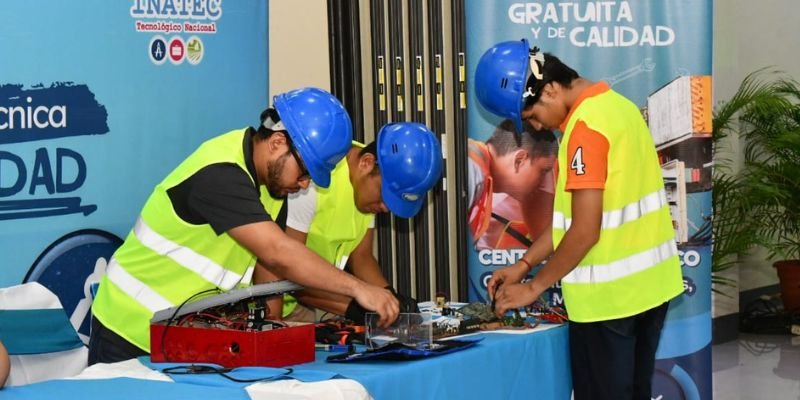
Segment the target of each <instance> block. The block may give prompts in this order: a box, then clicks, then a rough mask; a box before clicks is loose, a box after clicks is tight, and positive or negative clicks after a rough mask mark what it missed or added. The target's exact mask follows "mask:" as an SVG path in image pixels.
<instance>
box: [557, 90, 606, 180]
mask: <svg viewBox="0 0 800 400" xmlns="http://www.w3.org/2000/svg"><path fill="white" fill-rule="evenodd" d="M608 90H609V87H608V84H606V83H605V82H598V83H595V84H593V85H592V86H590V87H588V88H586V89H585V90H584V91H583V92H582V93H581V94H580V95H579V96H578V100H577V101H576V102H575V104H573V106H572V109H573V110H574V109H576V108H578V107H580V104H581V102H583V100H584V99H586V98H588V97H592V96H596V95H598V94H601V93H604V92H606V91H608ZM571 114H572V112H570V115H568V116H567V118H566V119H565V120H564V124H563V125H562V127H561V131H562V132H563V131H564V129H565V128H566V122H567V121H569V118H570V116H571ZM561 145H564V144H563V143H562V144H561ZM566 146H567V160H566V161H567V171H566V173H567V182H566V185H565V187H564V188H565V189H566V190H568V191H571V190H575V189H605V186H606V177H607V175H608V146H609V145H608V139H606V137H605V136H603V135H601V134H600V133H598V132H597V131H595V130H593V129H591V128H589V127H588V126H587V125H586V123H585V122H583V121H581V120H578V121H577V122H575V125H574V126H573V128H572V134H571V135H570V137H569V143H567V144H566Z"/></svg>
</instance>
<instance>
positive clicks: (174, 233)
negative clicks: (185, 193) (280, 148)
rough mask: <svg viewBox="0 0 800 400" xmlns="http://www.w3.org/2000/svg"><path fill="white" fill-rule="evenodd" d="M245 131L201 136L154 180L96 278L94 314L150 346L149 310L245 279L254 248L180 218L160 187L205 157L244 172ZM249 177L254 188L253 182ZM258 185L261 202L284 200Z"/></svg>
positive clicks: (270, 206)
mask: <svg viewBox="0 0 800 400" xmlns="http://www.w3.org/2000/svg"><path fill="white" fill-rule="evenodd" d="M246 132H247V129H240V130H235V131H232V132H228V133H226V134H224V135H221V136H218V137H216V138H213V139H211V140H208V141H206V142H205V143H203V144H202V145H201V146H200V147H199V148H198V149H197V150H196V151H195V152H194V153H193V154H192V155H190V156H189V157H188V158H187V159H186V160H184V161H183V162H182V163H181V164H180V165H179V166H178V167H177V168H176V169H175V170H174V171H172V172H171V173H170V174H169V175H168V176H167V177H166V178H164V180H163V181H162V182H161V183H159V184H158V185H157V186H156V187H155V189H154V190H153V193H152V194H151V195H150V197H149V198H148V199H147V202H146V203H145V205H144V208H143V209H142V211H141V214H140V215H139V218H138V220H137V221H136V225H135V226H134V227H133V229H132V230H131V232H130V233H129V234H128V237H127V238H126V239H125V242H124V243H123V244H122V246H121V247H120V248H119V249H117V251H116V252H115V253H114V256H113V257H112V258H111V260H110V261H109V263H108V268H107V270H106V273H105V274H104V275H103V278H102V279H101V280H100V287H99V291H98V293H97V297H96V298H95V300H94V303H93V305H92V312H93V314H94V316H95V317H96V318H98V319H99V320H100V322H102V323H103V325H105V326H106V327H107V328H108V329H110V330H111V331H113V332H115V333H116V334H118V335H120V336H121V337H123V338H125V339H126V340H128V341H129V342H131V343H133V344H134V345H136V346H138V347H140V348H141V349H143V350H145V351H149V349H150V319H151V318H152V316H153V313H155V312H156V311H159V310H163V309H166V308H169V307H174V306H176V305H179V304H181V303H183V302H184V301H186V300H187V299H189V298H190V297H192V296H194V295H195V294H197V293H200V292H203V291H205V290H209V289H214V288H218V289H220V290H230V289H233V288H235V287H238V286H242V285H248V284H250V283H251V279H252V275H253V269H254V266H255V256H254V255H253V254H252V253H251V252H250V251H249V250H247V249H245V248H244V247H242V246H240V245H239V244H238V243H237V242H236V241H235V240H234V239H233V238H231V237H230V236H229V235H228V234H227V233H223V234H221V235H217V234H216V233H215V232H214V230H213V229H212V228H211V226H210V225H208V224H202V225H195V224H190V223H187V222H185V221H183V220H182V219H181V218H180V217H179V216H178V215H177V214H176V213H175V211H174V209H173V207H172V203H171V202H170V199H169V195H168V194H167V190H168V189H170V188H172V187H175V186H177V185H178V184H180V183H181V182H183V181H184V180H186V179H187V178H189V177H190V176H192V175H193V174H194V173H196V172H197V171H199V170H200V169H202V168H204V167H206V166H208V165H211V164H216V163H225V162H227V163H235V164H236V165H238V166H239V167H240V168H242V170H244V171H245V172H247V166H246V165H245V157H244V153H243V151H242V143H243V140H244V135H245V134H246ZM248 176H250V174H249V173H248ZM251 179H253V177H251ZM253 185H254V187H253V189H254V190H255V189H256V185H258V184H257V182H255V181H254V182H253ZM260 193H261V201H262V203H263V204H264V205H265V210H267V212H268V213H270V215H273V216H277V211H278V210H280V208H281V206H282V204H283V200H276V199H273V198H272V197H270V196H269V195H266V191H265V190H262V191H260ZM265 195H266V196H265Z"/></svg>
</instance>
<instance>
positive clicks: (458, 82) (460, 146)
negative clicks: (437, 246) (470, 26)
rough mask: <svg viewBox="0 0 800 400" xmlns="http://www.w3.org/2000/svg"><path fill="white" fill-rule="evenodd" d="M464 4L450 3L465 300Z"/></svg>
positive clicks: (457, 0)
mask: <svg viewBox="0 0 800 400" xmlns="http://www.w3.org/2000/svg"><path fill="white" fill-rule="evenodd" d="M464 19H465V15H464V0H453V9H452V21H453V68H454V70H455V73H454V74H453V85H454V87H455V90H454V92H453V97H454V101H455V109H454V110H453V114H454V116H455V132H459V133H461V134H459V135H455V137H454V139H455V149H454V153H455V165H456V182H455V185H456V215H455V218H456V221H455V222H456V230H457V237H458V240H457V242H456V243H457V249H458V262H457V268H458V295H459V298H460V299H466V298H467V285H468V282H467V280H468V276H469V275H468V271H467V245H466V242H467V240H466V238H467V234H466V223H467V215H466V214H467V211H466V210H467V204H466V203H467V199H466V193H467V190H466V189H467V188H466V185H467V135H466V132H467V73H466V71H467V65H466V57H465V52H466V31H465V28H464Z"/></svg>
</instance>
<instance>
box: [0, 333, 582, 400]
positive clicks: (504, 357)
mask: <svg viewBox="0 0 800 400" xmlns="http://www.w3.org/2000/svg"><path fill="white" fill-rule="evenodd" d="M476 336H477V337H482V338H483V340H482V341H481V342H480V343H478V344H477V345H475V346H473V347H470V348H468V349H465V350H462V351H458V352H455V353H451V354H446V355H442V356H437V357H432V358H428V359H422V360H415V361H365V362H358V363H328V362H326V361H325V359H326V358H327V356H329V355H331V354H333V353H327V352H317V354H316V361H314V362H313V363H307V364H302V365H297V366H293V367H292V368H293V370H294V373H292V374H291V375H290V376H289V377H294V378H297V379H300V380H304V381H308V380H309V379H307V378H310V377H316V378H315V379H310V380H312V381H313V380H318V379H327V378H324V377H323V378H320V377H321V376H327V377H331V376H338V377H344V378H350V379H353V380H355V381H358V382H359V383H361V384H362V385H364V387H365V388H366V389H367V390H368V391H369V393H370V394H371V395H372V396H373V397H374V398H375V399H376V400H387V399H404V400H405V399H544V400H549V399H553V400H568V399H569V398H570V394H571V391H572V382H571V379H570V369H569V348H568V335H567V328H566V327H565V326H562V327H556V328H553V329H549V330H546V331H539V332H533V333H528V334H503V333H483V334H479V335H476ZM251 369H255V368H252V367H251ZM268 370H270V371H272V370H275V369H274V368H270V369H268ZM242 372H247V371H242ZM256 372H259V371H256ZM259 376H260V375H259ZM196 378H197V379H200V380H199V381H198V380H195V381H192V382H191V383H189V382H178V383H171V382H159V381H152V380H142V379H131V378H115V379H88V380H63V379H62V380H53V381H47V382H40V383H36V384H32V385H26V386H17V387H9V388H5V389H3V390H1V391H0V398H1V399H3V400H6V399H9V400H15V399H26V400H31V399H37V400H38V399H52V398H59V399H81V400H83V399H87V400H91V399H103V400H105V399H132V400H133V399H136V400H138V399H150V398H153V399H155V398H170V399H208V398H225V399H231V400H235V399H247V398H248V395H247V393H246V392H245V390H244V389H243V388H241V387H229V386H230V385H220V383H219V382H218V380H219V379H218V377H216V376H207V377H206V381H203V380H202V379H201V378H202V377H196ZM234 386H235V385H234Z"/></svg>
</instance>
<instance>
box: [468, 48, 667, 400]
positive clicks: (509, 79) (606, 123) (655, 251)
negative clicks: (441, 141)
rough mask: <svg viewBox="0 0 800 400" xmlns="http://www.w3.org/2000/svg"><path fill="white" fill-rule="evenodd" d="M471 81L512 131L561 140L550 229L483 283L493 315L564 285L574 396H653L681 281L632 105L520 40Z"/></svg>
mask: <svg viewBox="0 0 800 400" xmlns="http://www.w3.org/2000/svg"><path fill="white" fill-rule="evenodd" d="M475 82H476V83H475V84H476V88H475V89H476V94H477V97H478V100H479V102H480V103H481V104H482V105H483V107H485V108H486V109H488V110H489V111H491V112H493V113H495V114H497V115H500V116H503V117H506V118H510V119H512V120H513V121H514V122H515V123H516V125H517V130H518V131H521V127H522V124H523V121H525V122H527V123H529V124H531V125H532V126H533V127H534V128H536V129H542V128H544V129H553V130H555V129H558V130H560V131H561V133H562V136H561V144H560V146H559V151H558V157H557V164H558V176H557V178H556V187H555V198H554V203H553V220H552V224H551V227H550V228H549V229H546V230H545V231H544V233H543V234H542V237H541V238H540V240H536V241H534V242H533V244H532V245H531V246H530V247H529V248H528V250H527V252H526V253H525V254H524V255H523V256H522V258H521V259H520V260H519V261H518V262H516V263H515V264H513V265H511V266H508V267H506V268H503V269H500V270H498V271H495V273H494V274H493V276H492V278H491V279H490V280H489V283H488V285H487V286H488V290H489V295H490V296H491V297H492V298H493V299H494V301H495V307H496V309H495V312H496V313H497V314H498V315H502V314H503V313H505V311H507V310H509V309H513V308H516V307H520V306H524V305H527V304H531V303H532V302H534V301H535V300H536V299H537V298H538V297H539V296H540V295H541V294H542V293H543V292H544V291H545V290H546V289H547V288H549V287H551V286H552V285H553V284H554V283H556V282H557V281H558V280H561V287H562V291H563V295H564V303H565V305H566V308H567V312H568V313H569V318H570V324H569V331H570V332H569V334H570V357H571V361H572V363H571V364H572V383H573V387H574V390H575V399H578V400H581V399H648V400H649V399H650V396H651V385H652V376H653V370H654V365H655V353H656V349H657V348H658V342H659V336H660V333H661V328H662V326H663V324H664V319H665V315H666V312H667V308H668V304H669V300H670V299H672V298H674V297H675V296H677V295H679V294H680V293H681V292H683V279H682V276H681V270H680V263H679V260H678V250H677V246H676V243H675V233H674V231H673V228H672V220H671V218H670V213H669V204H668V203H667V200H666V193H665V191H664V181H663V177H662V174H661V165H660V163H659V160H658V155H657V154H656V149H655V145H654V143H653V139H652V136H651V135H650V131H649V130H648V128H647V124H646V123H645V122H644V120H643V119H642V115H641V113H640V112H639V108H638V107H637V106H636V105H635V104H634V103H633V102H631V101H630V100H628V99H626V98H625V97H623V96H622V95H620V94H618V93H616V92H615V91H613V90H612V89H611V88H610V87H609V86H608V84H606V83H605V82H591V81H589V80H587V79H585V78H582V77H580V76H579V75H578V73H577V72H575V71H574V70H573V69H572V68H570V67H568V66H567V65H565V64H564V63H563V62H561V60H559V59H558V58H557V57H555V56H553V55H551V54H548V53H542V52H540V51H539V49H538V48H535V47H534V48H533V49H531V48H530V46H529V45H528V42H527V40H524V39H523V40H521V41H510V42H502V43H498V44H496V45H495V46H493V47H492V48H491V49H489V50H488V51H487V52H486V53H484V55H483V56H482V58H481V59H480V61H479V62H478V66H477V69H476V71H475ZM547 257H549V259H548V261H547V263H546V264H545V266H544V267H542V269H541V270H540V271H539V272H538V273H537V274H536V276H535V277H534V278H533V279H532V280H531V281H529V282H525V283H520V280H521V279H522V278H523V277H524V276H525V275H526V274H527V273H528V272H529V271H530V269H531V266H533V265H536V264H538V263H539V262H541V261H543V260H544V259H545V258H547Z"/></svg>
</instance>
